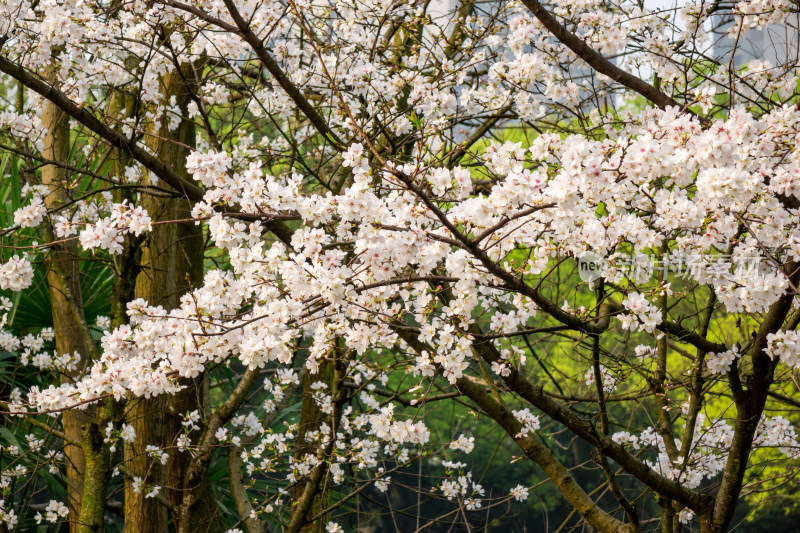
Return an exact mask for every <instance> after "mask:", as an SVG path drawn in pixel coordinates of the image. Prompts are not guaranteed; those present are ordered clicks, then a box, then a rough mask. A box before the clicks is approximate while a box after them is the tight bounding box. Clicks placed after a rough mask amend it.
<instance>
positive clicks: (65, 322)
mask: <svg viewBox="0 0 800 533" xmlns="http://www.w3.org/2000/svg"><path fill="white" fill-rule="evenodd" d="M43 108H44V109H43V112H42V123H43V124H44V126H45V128H46V132H45V135H44V147H43V149H42V156H43V157H44V158H45V159H49V160H51V161H56V162H59V163H64V164H66V163H67V162H68V160H69V153H70V152H69V151H70V139H69V133H70V131H69V124H68V120H67V116H66V114H64V113H63V112H62V111H60V110H59V109H58V107H56V106H55V105H54V104H52V103H50V102H45V104H44V106H43ZM68 179H69V173H68V172H66V171H65V170H64V169H63V168H61V167H59V166H57V165H45V166H44V167H42V184H43V185H45V186H47V187H48V189H49V194H48V195H47V197H46V198H45V204H46V205H47V208H48V209H54V208H56V207H58V206H59V205H61V204H63V203H64V202H65V201H66V200H67V192H66V187H65V183H66V181H67V180H68ZM50 250H51V251H50V253H49V254H48V256H47V283H48V289H49V292H50V307H51V309H52V313H53V329H54V330H55V342H56V351H57V352H58V353H59V354H65V353H69V354H72V353H76V352H77V353H78V354H79V355H80V356H81V361H80V364H79V365H78V371H77V372H76V374H77V373H79V372H80V371H81V370H83V368H84V367H85V365H86V361H87V356H88V354H89V353H90V351H89V347H88V346H87V341H86V338H85V335H84V332H85V327H84V326H85V325H84V324H81V322H82V321H84V317H83V302H82V298H81V289H80V278H79V271H78V262H77V261H76V260H75V258H76V255H77V245H76V243H75V242H74V241H72V242H69V243H63V244H59V245H57V246H53V247H52V248H51V249H50ZM72 377H73V376H65V377H64V379H65V380H70V379H72ZM92 411H93V409H86V410H84V411H80V410H70V411H65V412H64V413H63V415H62V423H63V426H64V433H65V434H66V435H67V437H68V438H69V439H70V440H71V441H73V442H75V441H78V442H80V440H81V432H82V428H83V426H84V424H86V423H87V422H89V421H91V420H92V416H93V412H92ZM65 456H66V465H67V466H66V470H67V483H68V484H69V487H68V490H67V494H68V499H67V506H68V507H69V511H70V531H71V532H75V531H77V530H78V517H79V515H80V509H81V493H82V491H83V478H84V473H85V469H86V465H85V461H84V456H83V450H81V449H80V448H78V447H77V446H73V445H70V444H65Z"/></svg>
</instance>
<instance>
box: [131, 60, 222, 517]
mask: <svg viewBox="0 0 800 533" xmlns="http://www.w3.org/2000/svg"><path fill="white" fill-rule="evenodd" d="M182 68H184V69H185V70H184V72H177V71H173V72H171V73H169V74H167V75H166V76H164V78H163V80H162V86H163V91H164V94H163V97H164V100H165V101H169V100H170V98H171V97H172V96H175V97H176V102H177V104H178V106H179V107H180V109H181V110H183V111H184V112H185V110H186V105H187V104H188V103H189V101H190V94H191V91H192V90H193V88H192V87H191V86H188V85H187V84H186V83H185V82H184V79H191V73H190V72H189V69H190V67H182ZM194 144H195V128H194V124H193V122H192V121H191V120H184V121H182V122H181V124H180V126H179V127H178V130H177V131H175V132H171V131H169V130H168V129H167V128H166V127H165V126H163V125H162V127H160V128H159V130H158V132H156V135H155V136H154V137H152V141H151V142H150V143H149V145H150V148H151V150H152V152H153V153H154V154H155V157H156V159H158V160H159V161H161V162H163V163H164V164H166V165H167V166H168V167H169V168H171V169H173V170H174V171H175V173H177V174H178V175H179V176H180V177H181V178H183V179H186V180H189V179H190V177H189V175H188V173H187V172H186V169H185V168H186V157H187V156H188V155H189V149H188V148H187V146H194ZM151 177H152V184H153V185H155V186H158V187H160V188H170V186H169V184H167V183H165V182H163V181H161V180H160V179H157V178H156V177H154V176H151ZM143 204H144V206H145V208H146V209H147V211H148V212H149V213H150V216H151V217H152V219H153V220H154V221H169V220H180V219H186V218H189V216H190V212H191V205H190V203H189V201H188V200H186V199H182V198H181V199H177V198H175V199H173V198H163V197H155V196H148V197H146V198H145V200H144V201H143ZM142 263H143V269H142V272H141V273H140V274H139V276H138V278H137V280H136V296H137V297H142V298H145V299H146V300H147V301H148V302H150V304H152V305H162V306H164V308H166V309H172V308H175V307H177V306H178V305H179V304H180V297H181V296H182V295H183V294H184V293H186V292H187V291H188V290H190V289H191V287H192V286H195V285H197V284H199V283H201V282H202V276H203V234H202V228H201V227H200V226H196V225H195V224H194V223H193V222H182V223H171V224H158V225H155V226H154V227H153V231H152V232H151V233H150V235H149V238H148V241H147V243H146V245H145V247H144V250H143V253H142ZM184 385H186V388H185V389H184V390H182V391H181V392H179V393H177V394H175V395H174V396H169V397H163V396H162V397H157V398H149V399H145V398H130V399H129V403H128V410H127V418H128V420H129V421H130V423H131V424H132V425H133V426H134V429H135V431H136V435H137V439H136V443H134V444H133V445H130V446H126V449H125V456H126V457H125V458H126V463H127V464H128V467H129V469H130V470H131V472H132V474H133V475H135V476H139V477H141V478H142V479H145V480H146V481H147V483H148V484H155V485H159V486H162V487H165V488H167V492H168V497H169V499H170V500H171V501H172V503H173V504H174V505H175V506H176V507H178V506H179V505H180V502H181V499H182V488H183V487H182V480H183V478H184V473H185V470H186V467H187V462H188V454H187V453H185V452H179V451H177V450H176V449H175V448H169V449H168V451H169V454H170V455H169V459H168V461H167V464H166V466H162V465H161V464H160V463H159V462H158V461H153V460H152V458H150V457H147V454H146V452H145V448H146V446H147V445H148V444H152V445H156V446H160V447H162V448H166V447H172V446H174V444H175V440H176V438H177V436H178V435H179V434H180V433H181V432H182V431H183V425H182V424H181V422H182V421H183V418H182V416H181V415H183V414H184V413H186V412H189V411H193V410H195V409H199V410H201V412H202V395H203V380H202V379H198V380H187V382H186V383H184ZM206 492H207V491H206ZM138 496H139V497H137V495H135V494H134V493H133V488H132V485H131V483H130V482H126V488H125V521H126V531H131V532H135V533H147V532H153V533H156V532H161V531H166V530H167V529H168V520H169V517H168V514H167V510H166V508H165V507H164V506H163V505H161V504H159V503H158V502H156V501H155V500H153V499H144V498H142V497H141V495H138ZM206 502H207V503H208V504H209V505H207V506H203V507H204V508H203V510H202V513H203V516H204V520H205V521H206V522H207V523H209V524H212V523H216V522H215V521H214V520H213V515H214V514H215V512H214V510H215V508H216V506H215V505H214V504H213V502H211V501H210V499H206ZM176 519H177V517H176Z"/></svg>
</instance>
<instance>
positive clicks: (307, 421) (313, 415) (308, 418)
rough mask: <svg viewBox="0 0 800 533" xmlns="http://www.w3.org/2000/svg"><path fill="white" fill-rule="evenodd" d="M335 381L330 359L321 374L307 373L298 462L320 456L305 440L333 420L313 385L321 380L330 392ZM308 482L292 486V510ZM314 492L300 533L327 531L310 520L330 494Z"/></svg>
mask: <svg viewBox="0 0 800 533" xmlns="http://www.w3.org/2000/svg"><path fill="white" fill-rule="evenodd" d="M333 380H334V364H333V362H332V361H328V360H324V361H320V364H319V371H318V372H317V373H316V374H311V373H310V372H308V373H307V374H306V376H305V379H304V380H303V403H302V409H301V412H300V424H299V426H298V431H297V445H296V446H295V450H294V458H295V459H296V460H298V461H301V460H302V459H303V457H305V455H306V454H312V455H317V453H318V449H317V446H316V445H315V444H312V443H309V442H307V441H306V434H308V433H309V432H311V431H315V430H318V429H319V427H320V425H321V424H322V423H323V422H326V421H328V419H329V418H330V416H329V415H326V414H325V413H323V412H322V410H320V408H319V406H318V405H317V402H316V401H314V397H313V396H314V392H315V391H314V389H312V388H311V385H312V384H314V383H316V382H317V381H322V382H323V383H326V384H327V385H328V389H327V390H328V391H330V389H331V387H332V385H333ZM309 482H310V481H309V480H308V479H302V480H300V481H298V482H297V484H295V486H294V487H293V489H292V503H293V507H294V505H296V504H298V503H299V501H300V500H301V498H302V497H303V495H304V494H305V493H306V489H307V486H308V483H309ZM312 490H313V491H314V493H313V500H312V502H311V505H310V507H309V510H308V513H307V515H306V516H305V517H304V520H307V523H305V525H303V527H302V529H301V530H300V531H302V532H304V533H322V532H323V531H325V524H324V523H323V521H317V523H312V522H311V520H310V518H311V517H313V516H315V515H317V514H318V513H319V511H321V510H322V509H323V508H324V507H325V501H326V499H327V495H326V493H325V491H324V490H320V489H319V487H314V488H313V489H312Z"/></svg>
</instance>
